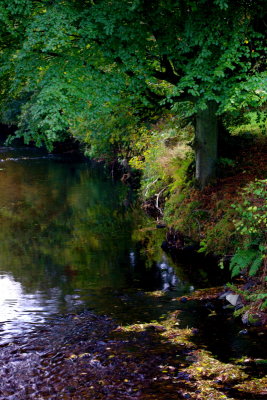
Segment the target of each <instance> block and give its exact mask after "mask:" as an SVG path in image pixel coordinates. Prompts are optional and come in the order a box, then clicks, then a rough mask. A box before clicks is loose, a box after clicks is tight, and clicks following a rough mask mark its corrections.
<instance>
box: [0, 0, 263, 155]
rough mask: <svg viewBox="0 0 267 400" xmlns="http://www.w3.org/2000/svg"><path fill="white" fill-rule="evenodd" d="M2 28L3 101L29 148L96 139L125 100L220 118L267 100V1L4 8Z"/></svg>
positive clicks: (29, 2) (95, 1)
mask: <svg viewBox="0 0 267 400" xmlns="http://www.w3.org/2000/svg"><path fill="white" fill-rule="evenodd" d="M0 19H1V25H0V26H1V28H0V30H1V36H0V57H1V69H0V76H1V97H0V99H1V102H2V107H3V110H10V109H12V107H11V105H12V104H13V105H14V101H15V104H16V105H17V106H16V107H13V109H14V113H13V114H14V115H13V117H12V118H13V119H14V120H16V121H17V122H18V125H19V132H18V134H20V135H23V136H24V137H25V139H26V141H29V140H31V139H34V140H35V141H36V142H37V144H41V143H45V144H46V145H47V146H48V147H51V144H52V143H53V142H54V141H55V140H58V139H60V138H61V137H62V136H64V134H65V132H66V131H67V130H68V129H70V131H73V132H77V131H79V129H80V131H81V130H84V131H86V130H89V131H90V130H91V131H93V133H94V134H95V135H97V132H96V129H95V127H94V126H95V123H96V121H97V120H98V118H99V115H100V113H101V110H104V112H105V113H106V114H107V115H112V113H113V112H114V110H116V109H117V107H118V105H120V107H121V105H122V104H123V102H124V99H125V98H127V101H126V103H127V108H128V109H129V108H130V107H134V108H135V109H137V110H139V109H141V108H145V107H147V108H153V107H155V106H156V105H157V106H161V107H164V106H168V107H171V106H173V107H174V109H175V107H177V101H181V100H182V101H188V102H190V104H191V107H190V108H189V109H190V110H191V111H190V112H191V113H192V112H195V113H199V112H201V110H204V109H205V108H206V107H207V106H208V105H209V104H211V103H213V104H216V106H215V107H213V108H212V111H211V112H212V113H216V114H220V113H223V112H225V111H234V110H235V109H240V108H246V107H250V108H251V107H254V108H257V109H260V108H261V106H262V105H263V104H264V103H265V102H266V100H267V73H266V2H265V0H257V1H252V0H241V1H238V2H236V1H235V0H175V1H174V0H129V1H121V0H85V1H83V2H81V1H80V0H21V1H19V2H18V1H17V0H1V1H0ZM137 114H138V111H137ZM5 115H6V113H5V112H4V113H3V116H5ZM9 118H10V116H9ZM12 118H11V119H12ZM92 124H93V128H92ZM79 127H80V128H79ZM214 157H215V156H214Z"/></svg>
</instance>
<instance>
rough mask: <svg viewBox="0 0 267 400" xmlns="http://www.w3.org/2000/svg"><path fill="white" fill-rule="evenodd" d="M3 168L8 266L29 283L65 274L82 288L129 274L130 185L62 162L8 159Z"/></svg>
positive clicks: (2, 248) (1, 235)
mask: <svg viewBox="0 0 267 400" xmlns="http://www.w3.org/2000/svg"><path fill="white" fill-rule="evenodd" d="M1 172H3V174H2V176H1V181H0V190H1V193H2V196H1V199H0V221H1V232H0V268H2V269H9V270H12V271H13V273H14V274H15V275H17V276H20V277H21V279H22V280H23V281H24V283H27V286H29V287H31V286H32V287H36V286H38V285H42V283H43V282H44V281H46V282H45V285H48V286H49V281H50V285H52V284H54V283H56V282H57V281H58V279H62V277H63V276H64V277H65V278H66V277H67V282H66V279H63V281H64V282H65V283H64V282H62V284H70V282H72V283H74V285H75V287H76V286H78V287H79V286H81V285H84V283H85V281H88V280H90V282H91V283H96V284H99V282H100V281H101V280H102V281H103V280H104V279H107V280H108V281H109V282H107V285H110V284H111V282H110V281H112V282H113V283H114V284H115V282H116V280H118V281H121V280H122V279H123V277H122V273H118V270H119V268H118V267H117V264H119V265H120V264H123V260H124V257H125V254H127V251H128V243H129V241H130V240H131V230H132V215H131V211H130V210H126V209H125V206H124V205H123V200H124V199H125V189H126V188H125V187H123V186H122V185H121V184H115V183H112V182H111V181H109V180H105V179H104V178H103V177H102V178H100V177H99V176H97V173H95V172H94V171H92V170H90V169H88V167H87V166H86V165H79V166H78V165H72V166H70V165H68V164H65V163H64V164H61V163H59V162H55V161H54V162H51V161H42V162H41V161H35V163H33V162H31V164H29V163H26V162H23V163H22V162H21V163H6V164H5V170H4V171H1ZM112 274H113V275H114V276H113V275H112ZM47 281H48V282H47Z"/></svg>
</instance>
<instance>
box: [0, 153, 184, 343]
mask: <svg viewBox="0 0 267 400" xmlns="http://www.w3.org/2000/svg"><path fill="white" fill-rule="evenodd" d="M0 158H1V161H3V162H2V163H1V168H0V193H1V197H0V223H1V230H0V274H1V279H0V284H1V288H3V289H2V294H1V295H2V297H1V324H2V333H1V336H2V337H3V338H6V337H9V336H10V334H15V332H16V333H20V332H22V331H25V329H26V330H27V329H30V325H31V324H36V323H43V322H44V321H45V319H46V318H47V317H48V316H52V315H54V314H55V313H58V312H65V311H70V310H72V309H73V308H75V307H82V306H90V307H94V306H96V305H95V304H94V302H95V301H98V300H97V299H96V297H94V296H93V295H92V294H93V293H94V291H98V293H99V291H101V290H103V289H105V288H111V289H112V290H115V289H119V288H130V287H141V288H143V289H145V290H147V289H148V290H157V289H164V290H168V289H170V288H173V287H174V286H177V285H180V286H181V288H183V290H184V285H183V284H182V283H180V282H178V280H177V278H176V276H175V272H174V269H173V268H172V267H171V266H170V265H169V264H168V262H167V259H166V258H163V259H162V253H161V252H159V254H157V255H153V254H151V252H150V254H149V257H148V255H146V254H141V250H140V248H139V247H138V245H137V242H138V240H136V239H133V231H134V229H136V227H138V226H139V224H141V220H142V218H143V217H142V216H141V215H140V210H135V209H134V208H131V207H127V206H125V204H126V203H127V204H128V201H127V202H126V201H125V200H126V199H127V200H128V197H129V193H128V188H127V187H125V186H123V185H122V184H121V183H120V182H119V183H116V182H112V181H111V180H110V179H106V178H105V177H104V176H103V174H99V173H98V172H97V171H95V170H93V169H91V168H89V166H88V165H87V164H86V163H71V162H67V160H66V159H65V160H64V159H62V160H60V159H51V157H47V155H45V154H42V153H41V152H37V153H35V152H34V150H33V149H29V150H27V151H26V153H25V150H20V149H19V150H15V149H7V150H5V151H4V152H3V153H2V155H1V157H0ZM156 247H157V248H158V247H159V246H156ZM1 288H0V290H1ZM107 301H110V299H108V300H107Z"/></svg>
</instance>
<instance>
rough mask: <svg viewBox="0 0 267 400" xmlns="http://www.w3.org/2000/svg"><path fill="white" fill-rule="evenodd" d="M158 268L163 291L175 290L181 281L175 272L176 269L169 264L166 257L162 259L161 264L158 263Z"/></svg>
mask: <svg viewBox="0 0 267 400" xmlns="http://www.w3.org/2000/svg"><path fill="white" fill-rule="evenodd" d="M157 267H158V270H159V273H160V277H161V280H162V288H161V289H162V290H171V289H174V288H175V287H176V286H177V285H178V283H179V279H178V277H177V275H176V273H175V271H174V268H173V267H171V266H170V265H169V264H168V263H167V259H166V257H164V256H163V257H162V260H161V262H159V263H157Z"/></svg>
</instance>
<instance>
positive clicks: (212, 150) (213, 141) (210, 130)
mask: <svg viewBox="0 0 267 400" xmlns="http://www.w3.org/2000/svg"><path fill="white" fill-rule="evenodd" d="M216 111H217V104H216V103H215V102H213V101H210V102H208V104H207V108H206V109H205V110H201V111H199V112H198V113H197V116H196V146H195V151H196V179H197V181H198V183H199V185H200V187H201V188H202V189H203V188H204V187H205V186H206V185H207V184H208V183H209V182H210V181H211V179H212V178H214V177H215V168H216V161H217V157H218V122H217V116H216Z"/></svg>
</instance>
